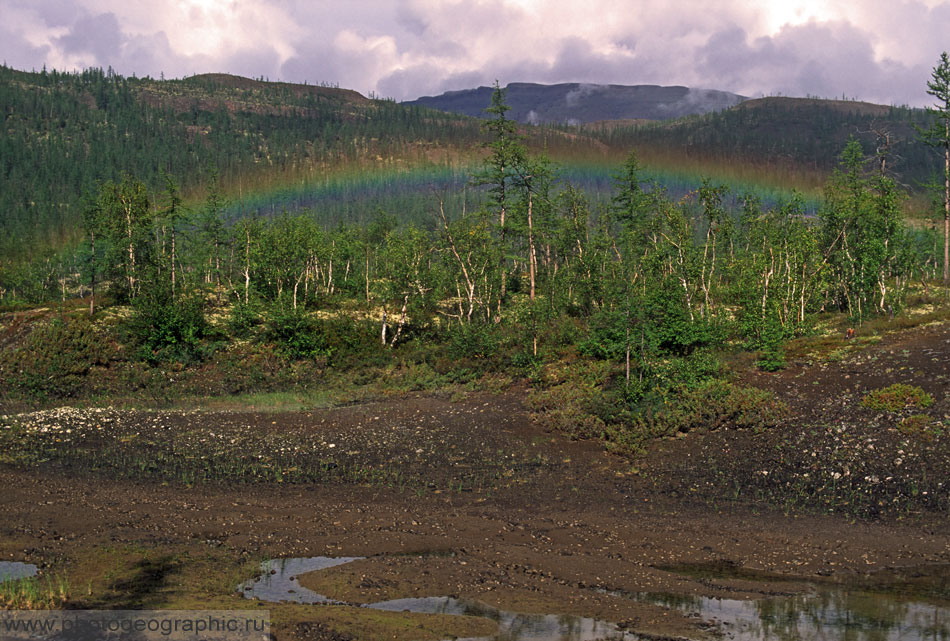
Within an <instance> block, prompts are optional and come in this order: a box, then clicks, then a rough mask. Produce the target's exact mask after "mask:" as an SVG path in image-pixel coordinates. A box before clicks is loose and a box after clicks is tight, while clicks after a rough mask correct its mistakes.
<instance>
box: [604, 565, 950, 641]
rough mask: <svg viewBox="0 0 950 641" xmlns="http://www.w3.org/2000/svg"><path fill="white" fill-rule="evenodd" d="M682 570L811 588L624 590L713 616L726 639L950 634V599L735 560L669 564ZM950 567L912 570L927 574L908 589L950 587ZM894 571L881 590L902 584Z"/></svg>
mask: <svg viewBox="0 0 950 641" xmlns="http://www.w3.org/2000/svg"><path fill="white" fill-rule="evenodd" d="M662 569H666V570H667V571H670V572H676V573H678V574H683V575H686V576H690V577H693V578H696V579H700V580H712V581H716V580H729V579H741V580H745V581H752V582H763V581H764V582H767V583H773V584H774V583H781V582H783V581H788V582H790V583H797V584H799V586H805V587H807V589H808V591H807V592H804V593H801V594H793V595H790V596H770V597H764V598H760V599H751V600H739V599H717V598H709V597H702V596H672V595H669V594H643V593H637V594H618V595H617V596H624V597H627V598H632V599H636V600H637V601H639V602H641V603H642V602H646V603H653V604H654V605H661V606H664V607H667V608H670V609H673V610H678V611H680V612H683V613H686V614H695V615H697V616H699V617H701V618H702V619H703V620H708V621H714V622H716V623H717V624H719V628H720V630H721V631H722V632H723V634H724V635H725V636H726V638H730V639H737V640H739V641H793V640H794V641H797V640H807V641H826V640H827V641H838V640H839V639H847V640H848V641H950V602H947V601H946V600H945V599H943V598H940V597H939V596H938V597H937V598H934V599H932V600H925V599H924V598H922V597H920V596H909V595H908V594H907V593H905V594H901V593H900V592H896V591H895V592H892V591H887V592H873V591H870V590H873V589H874V588H873V587H871V586H870V585H868V586H865V587H866V589H861V588H854V587H845V586H835V585H829V584H823V583H811V582H808V581H802V580H800V579H794V578H792V579H783V578H782V577H774V576H769V575H766V574H763V573H758V572H753V571H749V570H745V569H743V568H740V567H736V566H732V565H729V564H726V565H721V566H716V565H702V564H701V565H695V566H690V565H680V566H669V567H666V568H662ZM948 570H950V568H946V567H931V568H927V571H926V572H912V573H911V574H913V575H914V576H919V577H921V578H920V580H918V581H916V582H915V583H913V584H907V587H908V589H911V585H912V589H913V590H915V592H911V593H910V594H915V595H921V594H924V595H928V597H927V598H929V596H930V595H941V594H945V587H946V581H947V572H948ZM899 585H900V583H897V584H895V583H894V582H893V577H891V578H889V577H882V582H881V584H880V586H881V589H885V590H886V589H887V588H888V587H889V586H890V587H897V586H899Z"/></svg>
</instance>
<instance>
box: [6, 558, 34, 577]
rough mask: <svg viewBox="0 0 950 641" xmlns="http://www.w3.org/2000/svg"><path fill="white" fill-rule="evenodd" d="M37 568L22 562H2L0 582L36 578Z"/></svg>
mask: <svg viewBox="0 0 950 641" xmlns="http://www.w3.org/2000/svg"><path fill="white" fill-rule="evenodd" d="M37 571H38V570H37V567H36V566H35V565H33V564H32V563H22V562H20V561H0V581H12V580H14V579H25V578H26V577H30V576H36V573H37Z"/></svg>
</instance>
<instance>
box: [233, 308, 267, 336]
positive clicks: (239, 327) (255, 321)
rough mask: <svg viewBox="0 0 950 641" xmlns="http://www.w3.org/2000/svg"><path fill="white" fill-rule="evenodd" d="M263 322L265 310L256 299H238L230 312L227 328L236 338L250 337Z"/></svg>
mask: <svg viewBox="0 0 950 641" xmlns="http://www.w3.org/2000/svg"><path fill="white" fill-rule="evenodd" d="M262 322H263V312H262V310H261V307H260V305H258V304H257V303H256V302H255V301H248V302H247V303H244V302H243V301H238V302H236V303H234V304H233V305H232V306H231V311H230V312H229V313H228V324H227V330H228V333H229V334H230V335H231V336H234V337H235V338H250V337H251V336H252V335H253V334H254V330H255V329H256V328H258V327H260V325H261V323H262Z"/></svg>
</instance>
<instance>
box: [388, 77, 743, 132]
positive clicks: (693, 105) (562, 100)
mask: <svg viewBox="0 0 950 641" xmlns="http://www.w3.org/2000/svg"><path fill="white" fill-rule="evenodd" d="M492 91H493V89H492V88H491V87H479V88H477V89H466V90H463V91H448V92H446V93H444V94H442V95H440V96H423V97H422V98H418V99H417V100H412V101H409V102H406V103H403V104H410V105H422V106H425V107H430V108H432V109H438V110H440V111H448V112H452V113H458V114H464V115H467V116H475V117H484V116H485V107H486V106H488V104H489V102H490V101H491V94H492ZM505 91H506V93H505V98H506V101H507V103H508V104H509V105H510V106H511V112H510V114H509V117H511V118H513V119H514V120H517V121H519V122H522V123H530V124H540V123H556V124H583V123H589V122H594V121H597V120H617V119H627V118H642V119H648V120H666V119H669V118H679V117H682V116H688V115H695V114H703V113H708V112H710V111H718V110H720V109H725V108H727V107H732V106H733V105H735V104H737V103H740V102H742V101H743V100H745V97H744V96H740V95H737V94H733V93H729V92H726V91H715V90H705V89H689V88H688V87H660V86H657V85H634V86H628V85H597V84H581V83H576V82H575V83H564V84H557V85H541V84H535V83H530V82H513V83H511V84H509V85H508V86H507V87H506V88H505Z"/></svg>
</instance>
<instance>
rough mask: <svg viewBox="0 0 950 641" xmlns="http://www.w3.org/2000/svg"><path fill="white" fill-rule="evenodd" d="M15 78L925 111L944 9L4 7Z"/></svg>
mask: <svg viewBox="0 0 950 641" xmlns="http://www.w3.org/2000/svg"><path fill="white" fill-rule="evenodd" d="M0 15H2V16H3V20H2V21H0V57H2V58H4V59H6V61H7V62H8V64H13V65H15V66H18V67H25V68H31V67H35V68H39V67H40V66H42V65H43V64H44V63H45V64H47V65H48V66H51V67H56V68H66V69H71V68H75V67H79V66H84V65H99V66H107V65H112V66H113V67H114V68H116V69H117V70H119V71H120V72H122V73H126V74H130V73H133V72H135V73H137V74H138V75H144V74H149V75H153V76H155V75H158V73H159V72H162V71H164V73H165V74H166V76H180V75H188V74H191V73H201V72H211V71H227V72H231V73H237V74H241V75H248V76H260V75H263V76H267V77H269V78H272V79H276V78H281V79H283V80H292V81H304V80H307V81H309V82H319V81H332V82H337V83H339V84H340V85H341V86H345V87H351V88H354V89H357V90H359V91H362V92H364V93H367V92H369V91H375V92H377V93H380V94H382V95H387V96H392V97H395V98H397V99H408V98H413V97H416V96H418V95H422V94H432V93H438V92H441V91H444V90H446V89H462V88H467V87H471V86H473V85H477V84H490V83H491V82H493V81H494V80H495V79H498V80H500V81H501V82H502V83H503V84H505V83H507V82H513V81H529V82H530V81H535V82H587V83H595V84H596V83H617V84H640V83H653V84H682V85H688V86H692V87H702V88H716V89H724V90H730V91H736V92H739V93H746V94H757V93H765V94H768V93H774V92H784V93H795V94H806V93H808V94H818V95H827V96H837V95H841V94H842V93H845V94H847V95H849V96H855V97H859V98H863V99H870V100H875V101H880V102H885V103H890V102H896V103H903V102H909V103H913V104H923V103H926V95H925V94H924V92H923V88H924V84H925V82H926V79H927V76H928V74H929V71H930V68H931V67H932V66H933V65H934V64H935V63H936V61H937V59H938V57H939V54H940V52H941V51H942V50H943V49H944V48H947V46H948V45H947V43H946V39H945V31H946V25H948V24H950V2H948V1H940V0H837V1H835V0H825V1H823V0H782V1H775V0H772V1H770V2H749V1H748V0H677V1H672V2H671V1H670V0H638V1H637V2H635V3H634V2H618V1H617V0H588V1H587V2H584V3H581V2H575V1H573V0H570V1H568V0H562V1H557V0H464V1H463V0H347V1H345V2H341V1H338V0H154V1H149V2H145V1H144V0H71V1H66V2H59V1H57V0H0Z"/></svg>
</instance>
